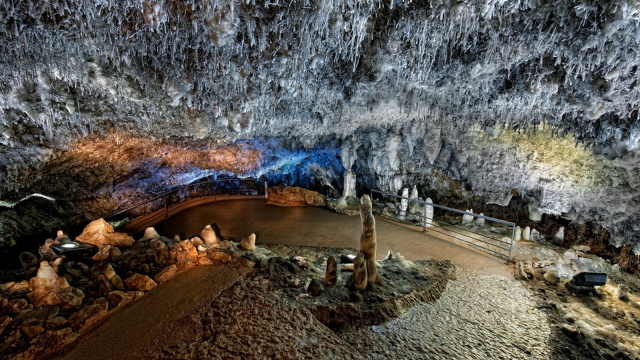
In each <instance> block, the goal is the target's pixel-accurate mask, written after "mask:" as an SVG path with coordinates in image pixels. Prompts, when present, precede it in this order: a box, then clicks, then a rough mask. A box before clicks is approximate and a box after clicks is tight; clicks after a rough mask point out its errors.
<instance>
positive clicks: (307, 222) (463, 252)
mask: <svg viewBox="0 0 640 360" xmlns="http://www.w3.org/2000/svg"><path fill="white" fill-rule="evenodd" d="M376 220H377V221H376V233H377V241H378V259H379V260H381V259H383V258H384V257H385V256H386V254H387V251H388V250H392V251H393V252H394V254H395V253H397V252H399V253H400V254H402V255H403V256H404V257H405V258H406V259H407V260H422V259H429V258H433V259H437V260H450V261H451V262H452V263H453V264H454V265H456V266H459V267H462V268H467V269H471V270H477V271H481V272H484V273H488V274H493V275H502V276H506V277H510V276H512V273H513V271H512V268H511V267H510V266H509V265H507V264H506V261H505V260H503V259H499V258H497V257H494V256H492V255H489V254H486V253H483V252H481V251H479V250H476V249H474V248H472V247H470V246H467V245H465V244H464V243H462V242H460V241H457V240H454V239H450V238H447V237H446V236H445V235H442V234H439V233H435V232H427V233H423V232H422V228H420V227H416V226H410V225H404V224H399V223H396V222H392V221H389V220H386V219H384V218H382V217H380V216H376ZM214 223H215V224H216V225H217V226H218V228H219V229H220V233H221V235H222V236H223V237H224V238H225V239H235V240H236V241H240V239H242V238H243V237H246V236H247V235H249V234H251V233H255V234H256V244H257V245H260V244H281V245H289V246H319V247H351V248H356V249H357V248H359V247H360V232H361V225H360V217H359V216H346V215H340V214H337V213H335V212H333V211H331V210H329V209H326V208H320V207H297V206H296V207H289V206H277V205H272V204H268V203H266V202H265V201H264V200H259V199H251V200H235V201H218V202H213V203H208V204H204V205H199V206H197V207H193V208H190V209H187V210H184V211H182V212H180V213H178V214H176V215H173V216H172V217H170V218H168V219H166V220H164V221H162V222H160V223H159V224H157V225H155V228H156V230H158V231H159V232H160V233H164V234H166V235H167V236H169V237H172V236H173V235H176V234H178V235H180V238H182V239H184V238H191V237H193V236H196V235H200V232H201V231H202V229H203V228H204V227H205V226H206V225H209V224H214Z"/></svg>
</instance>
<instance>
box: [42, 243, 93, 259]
mask: <svg viewBox="0 0 640 360" xmlns="http://www.w3.org/2000/svg"><path fill="white" fill-rule="evenodd" d="M51 249H52V250H53V251H54V252H55V253H56V254H58V255H60V256H62V255H65V256H66V257H67V258H70V257H73V258H85V257H89V258H90V257H91V256H92V255H93V254H94V253H95V252H96V247H95V246H93V245H89V244H82V243H79V242H77V241H68V242H63V243H60V244H52V245H51Z"/></svg>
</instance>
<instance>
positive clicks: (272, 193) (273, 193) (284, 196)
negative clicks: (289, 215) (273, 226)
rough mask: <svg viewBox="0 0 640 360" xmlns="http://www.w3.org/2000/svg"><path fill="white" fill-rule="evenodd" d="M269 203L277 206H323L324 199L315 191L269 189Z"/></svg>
mask: <svg viewBox="0 0 640 360" xmlns="http://www.w3.org/2000/svg"><path fill="white" fill-rule="evenodd" d="M269 202H271V203H274V204H279V205H298V206H305V205H310V206H325V205H326V199H325V197H324V196H323V195H321V194H318V193H317V192H315V191H311V190H307V189H303V188H301V187H294V186H287V187H281V186H275V187H270V188H269Z"/></svg>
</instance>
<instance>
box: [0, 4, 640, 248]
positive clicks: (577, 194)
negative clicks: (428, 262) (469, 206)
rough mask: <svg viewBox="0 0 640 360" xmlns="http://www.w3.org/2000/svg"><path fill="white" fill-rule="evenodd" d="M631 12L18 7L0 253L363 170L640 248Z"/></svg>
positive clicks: (363, 180)
mask: <svg viewBox="0 0 640 360" xmlns="http://www.w3.org/2000/svg"><path fill="white" fill-rule="evenodd" d="M639 13H640V11H639V6H638V4H637V3H636V2H633V1H627V0H613V1H590V2H562V3H560V4H558V3H557V2H551V1H549V2H540V1H531V0H514V1H477V0H471V1H444V2H443V1H418V2H415V1H407V2H398V1H388V2H374V1H362V0H349V1H346V2H337V1H336V2H334V1H324V2H311V3H309V2H295V3H291V4H288V6H286V7H285V6H278V5H273V4H270V3H269V4H258V3H246V2H229V1H222V2H215V3H214V4H208V3H201V2H198V1H195V0H185V1H171V2H165V1H143V2H140V1H132V0H125V1H118V2H114V1H111V2H98V3H95V2H86V1H79V0H69V1H53V2H50V3H49V6H46V5H42V6H40V5H33V4H32V2H24V1H23V2H15V1H14V2H11V3H8V4H7V6H5V7H2V8H1V9H0V48H2V49H8V50H7V51H5V52H4V53H3V54H2V55H1V56H2V61H0V63H1V64H2V66H1V67H0V79H2V80H1V81H0V144H2V146H1V147H0V169H1V170H2V174H3V176H2V178H1V179H0V201H2V203H1V204H2V205H1V210H0V234H1V235H0V236H1V237H2V238H1V239H0V244H3V245H9V244H12V243H13V241H15V238H16V237H21V238H23V237H25V236H26V235H29V234H31V233H34V232H38V231H46V230H47V229H48V230H55V229H56V228H57V227H58V226H59V225H60V224H61V223H63V222H69V223H74V224H77V223H80V222H82V221H85V220H86V219H95V218H98V217H101V216H106V215H108V214H109V213H110V212H111V211H113V210H115V209H116V208H118V207H119V206H120V205H123V204H125V203H127V204H132V203H135V202H137V201H138V200H143V199H147V198H151V197H153V196H154V195H157V194H161V193H162V192H163V191H164V190H169V188H171V187H173V186H175V185H181V184H186V183H189V182H192V181H194V180H197V179H200V178H203V177H206V176H209V175H214V176H215V175H218V174H240V175H252V176H260V175H265V174H266V175H269V174H274V173H279V175H277V176H276V175H273V176H274V178H275V179H277V180H278V182H280V183H282V184H288V185H303V184H301V183H302V182H305V183H306V184H312V183H313V184H315V185H317V186H318V187H323V188H324V189H325V190H327V193H328V192H329V191H330V190H333V191H332V192H334V193H335V192H336V191H335V190H337V189H335V188H336V187H337V188H340V187H341V186H342V185H341V184H343V181H339V180H342V179H341V177H342V174H344V173H345V171H348V172H349V174H351V171H353V172H354V173H355V176H356V179H357V181H358V184H357V185H358V186H356V189H358V188H360V189H364V188H382V189H384V190H393V191H398V190H400V189H402V188H403V187H405V186H413V185H414V184H416V183H419V182H422V183H425V184H428V185H430V186H429V189H434V191H438V190H442V191H443V192H460V193H465V192H474V193H476V194H478V195H481V196H483V197H485V198H486V201H487V202H489V203H498V204H505V203H507V202H508V201H509V199H510V198H511V196H512V194H513V192H512V190H514V191H515V192H517V193H519V194H521V196H522V197H523V198H525V199H526V201H527V202H530V203H531V204H532V205H534V206H535V208H536V209H538V210H539V211H540V212H541V213H544V214H553V215H558V216H564V217H567V218H571V219H575V220H576V221H582V220H592V221H598V222H599V223H600V224H601V225H603V226H604V227H605V228H606V229H607V230H608V231H609V232H610V233H611V234H612V236H611V243H613V244H614V245H628V246H631V247H632V248H634V247H635V248H634V250H633V252H634V253H635V254H638V253H640V245H638V243H637V240H636V239H637V233H638V232H639V231H640V230H639V228H638V224H640V215H639V214H640V211H638V210H639V205H638V204H639V201H638V199H639V196H640V175H639V174H640V173H639V170H638V169H639V168H638V159H639V158H640V157H639V151H640V145H639V144H640V143H639V142H638V139H639V138H640V131H639V130H638V125H637V119H638V109H637V105H638V99H639V98H640V96H639V94H640V89H639V87H638V86H636V83H637V81H638V79H639V77H640V72H638V71H636V70H637V66H638V64H639V63H640V60H638V58H639V57H638V46H637V44H638V38H639V35H638V28H637V21H638V17H639V16H638V14H639ZM141 133H142V134H145V135H144V137H143V136H139V135H136V134H141ZM276 137H278V138H279V139H277V140H276V141H275V142H276V143H277V144H276V145H274V146H271V145H272V141H274V138H276ZM236 141H237V142H236ZM576 145H577V146H576ZM265 148H269V150H268V151H265ZM343 149H344V151H343ZM347 154H348V156H346V155H347ZM336 156H341V157H343V158H346V159H344V161H342V160H337V161H336ZM336 162H337V163H338V165H337V166H336V165H335V163H336ZM298 165H303V166H298ZM328 165H329V166H328ZM325 169H326V170H325ZM440 175H444V176H446V177H448V178H450V179H453V180H454V182H446V183H443V182H440V181H439V180H438V177H439V176H440ZM269 176H272V175H269ZM310 178H312V179H313V181H311V180H309V179H310ZM455 182H459V184H456V183H455ZM457 185H462V186H460V187H459V186H457ZM332 188H333V189H332ZM338 194H339V192H338ZM434 200H436V199H435V198H434ZM436 202H437V201H436ZM484 213H485V214H487V215H490V214H488V213H487V212H484ZM625 251H626V250H625Z"/></svg>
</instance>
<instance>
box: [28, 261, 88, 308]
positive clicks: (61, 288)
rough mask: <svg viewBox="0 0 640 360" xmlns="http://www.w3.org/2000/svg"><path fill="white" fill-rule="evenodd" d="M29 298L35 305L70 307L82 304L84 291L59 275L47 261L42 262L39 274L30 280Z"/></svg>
mask: <svg viewBox="0 0 640 360" xmlns="http://www.w3.org/2000/svg"><path fill="white" fill-rule="evenodd" d="M29 287H30V288H31V289H32V292H31V293H29V300H31V302H32V303H33V304H34V305H35V306H42V305H60V306H62V307H63V308H69V307H73V306H77V305H80V304H82V299H84V293H83V292H82V291H81V290H79V289H76V288H73V287H71V286H70V285H69V282H67V279H65V278H64V277H62V276H58V274H56V272H55V270H54V269H53V267H51V265H49V263H48V262H47V261H41V262H40V269H38V274H37V275H36V276H35V277H33V278H31V280H29Z"/></svg>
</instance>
